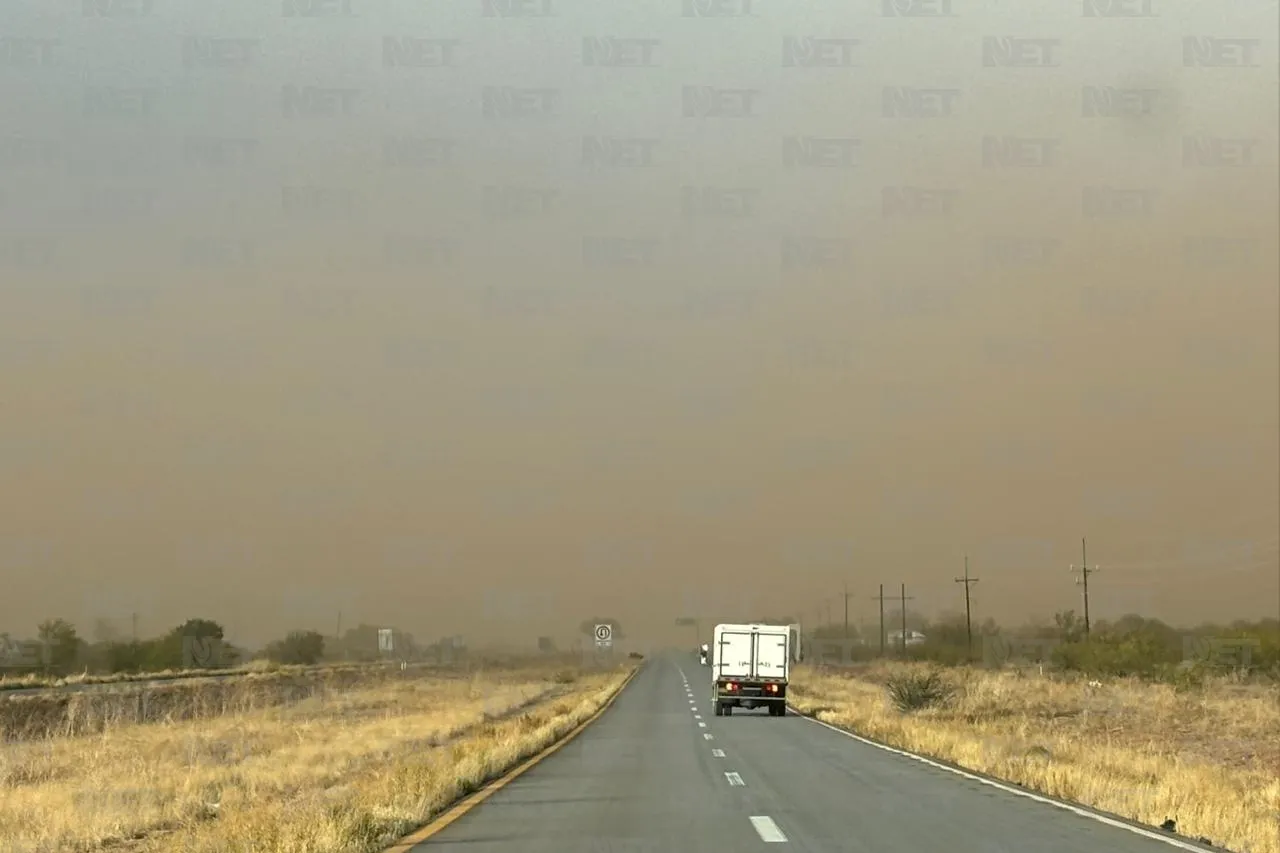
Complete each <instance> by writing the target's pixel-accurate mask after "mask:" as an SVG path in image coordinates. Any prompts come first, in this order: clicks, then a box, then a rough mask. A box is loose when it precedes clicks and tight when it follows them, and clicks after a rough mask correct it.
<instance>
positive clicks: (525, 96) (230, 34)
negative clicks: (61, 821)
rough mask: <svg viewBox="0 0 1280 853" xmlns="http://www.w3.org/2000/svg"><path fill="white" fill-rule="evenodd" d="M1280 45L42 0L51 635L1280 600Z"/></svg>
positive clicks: (1179, 609) (1176, 19)
mask: <svg viewBox="0 0 1280 853" xmlns="http://www.w3.org/2000/svg"><path fill="white" fill-rule="evenodd" d="M682 3H683V5H682ZM1277 29H1278V22H1277V10H1276V5H1275V3H1274V2H1270V0H1219V2H1212V3H1209V2H1200V3H1190V2H1177V3H1175V2H1172V0H1085V2H1084V3H1083V5H1081V2H1079V0H1073V2H1027V3H1010V2H999V0H883V2H882V0H853V2H849V0H839V2H836V0H794V2H787V3H781V2H773V0H769V1H768V2H766V0H656V2H645V3H640V2H609V3H603V2H588V0H492V2H489V0H465V2H463V0H458V2H452V0H451V2H431V3H422V2H417V0H376V2H375V0H283V4H282V2H281V0H271V1H270V2H267V0H224V2H218V3H208V2H203V0H154V2H152V0H83V1H82V0H25V2H24V0H18V2H13V0H10V2H7V3H5V4H4V8H3V9H2V10H0V308H2V309H3V310H0V405H2V406H3V408H2V409H0V630H9V631H12V632H13V633H15V634H17V635H29V634H31V633H33V632H34V629H35V625H36V623H37V622H38V621H39V620H41V619H42V618H45V617H49V616H55V615H56V616H64V617H66V618H69V619H71V620H73V621H75V622H77V624H78V625H79V626H80V628H81V632H82V634H84V635H86V636H89V635H91V634H92V628H93V624H94V620H95V619H98V618H106V619H115V620H117V625H118V626H119V627H120V628H121V629H123V630H125V631H126V632H127V631H128V629H129V620H130V614H133V613H137V614H138V630H139V633H140V634H144V635H150V634H154V633H158V632H160V631H163V630H166V629H167V628H169V627H171V626H172V625H174V624H177V623H178V622H179V621H181V620H183V619H185V618H187V617H191V616H203V617H209V618H215V619H217V620H219V621H221V622H223V624H225V625H226V626H227V627H228V633H229V636H228V639H230V640H233V641H238V642H247V643H260V642H263V641H266V640H268V639H271V638H273V637H275V636H278V635H280V634H283V633H284V632H285V631H286V630H288V629H290V628H303V627H306V628H316V629H319V630H322V631H324V632H326V633H332V631H333V630H334V629H335V628H336V627H337V620H338V614H339V612H341V614H342V616H341V618H342V621H343V624H344V625H347V626H349V625H354V624H356V623H359V622H369V623H378V624H385V625H394V626H397V627H400V628H402V629H404V630H408V631H410V632H413V633H414V634H415V635H416V636H417V637H418V638H420V639H424V640H433V639H436V638H438V637H440V636H444V635H450V634H462V635H463V636H464V637H465V638H466V639H467V640H468V642H470V643H471V644H473V645H479V644H483V643H486V642H490V641H502V642H515V643H522V644H527V645H532V644H533V643H534V642H535V639H536V637H537V636H538V635H541V634H546V635H552V636H555V637H556V638H557V639H559V640H560V641H561V642H566V641H568V640H570V639H571V638H572V637H573V636H574V634H575V631H576V626H577V624H578V622H579V621H580V620H582V619H584V618H587V617H590V616H592V615H600V616H609V617H613V618H616V619H618V620H619V621H620V622H621V624H622V626H623V627H624V629H625V630H626V632H627V633H628V634H630V635H631V636H632V637H633V638H635V640H636V641H637V642H639V643H641V644H649V643H663V642H667V641H669V640H680V641H681V642H685V641H686V640H687V639H688V638H689V635H688V631H687V629H679V628H676V627H675V626H674V624H673V622H674V620H675V618H676V617H678V616H685V615H691V616H701V617H703V618H705V619H707V620H708V621H710V620H714V619H716V618H723V619H727V620H737V619H749V618H761V617H767V616H782V615H794V616H797V617H800V618H802V619H803V620H805V621H813V620H814V619H815V618H816V617H818V616H819V615H821V616H822V617H823V618H825V615H826V613H825V608H826V606H827V604H828V603H830V605H831V612H832V614H833V616H834V617H835V618H837V619H840V618H843V604H842V603H841V593H842V591H843V589H844V585H845V584H846V583H847V584H848V588H849V590H850V599H849V607H850V618H851V620H853V621H857V622H860V621H862V620H865V619H870V618H873V617H874V614H875V613H876V610H877V605H876V602H875V601H873V600H872V596H874V595H875V594H876V592H877V590H878V587H879V585H880V584H882V583H883V584H885V588H886V593H893V594H896V593H897V592H898V590H899V584H900V583H905V584H906V587H907V594H908V595H911V596H913V599H912V600H911V602H910V606H911V608H912V609H913V610H919V611H922V612H926V613H938V612H941V611H944V610H957V609H963V600H964V599H963V587H962V586H961V585H960V584H957V583H955V582H954V579H955V577H956V576H957V575H959V574H961V573H962V572H963V566H964V556H965V555H966V554H968V556H969V564H970V570H971V572H972V574H973V575H974V576H976V577H978V578H980V582H979V583H978V584H977V585H976V586H974V587H973V596H974V599H973V603H974V612H975V615H976V616H978V617H986V616H994V617H995V618H996V619H997V620H1018V621H1020V620H1022V619H1024V618H1026V617H1029V616H1032V615H1037V614H1040V615H1047V614H1050V613H1052V612H1053V611H1055V610H1061V609H1066V608H1070V607H1075V608H1076V609H1077V610H1079V608H1080V595H1079V593H1080V588H1079V587H1077V586H1075V585H1074V584H1073V577H1074V576H1073V574H1072V572H1071V567H1072V565H1073V564H1074V565H1075V566H1076V567H1078V566H1079V564H1080V562H1081V552H1080V545H1081V542H1080V540H1081V537H1082V536H1086V537H1088V562H1089V564H1090V565H1094V564H1096V565H1098V566H1100V571H1099V572H1098V573H1097V574H1096V575H1093V576H1091V577H1090V592H1091V613H1092V615H1093V616H1094V617H1095V618H1101V617H1106V616H1109V615H1116V614H1118V613H1122V612H1129V611H1134V610H1136V611H1138V612H1143V613H1149V614H1152V615H1156V616H1160V617H1162V618H1166V619H1170V620H1175V621H1199V620H1202V619H1230V618H1235V617H1257V616H1265V615H1275V614H1276V613H1277V612H1278V611H1280V556H1278V554H1280V517H1278V513H1280V509H1278V506H1277V495H1278V493H1280V454H1278V445H1280V416H1278V414H1277V411H1278V405H1280V399H1278V398H1280V390H1278V389H1280V367H1278V365H1280V351H1278V337H1280V335H1278V328H1277V325H1278V322H1280V321H1278V316H1280V305H1278V298H1277V297H1278V292H1280V288H1278V285H1277V282H1278V279H1280V271H1278V269H1277V229H1278V225H1280V223H1278V221H1277V208H1278V206H1280V192H1278V190H1277V121H1278V118H1280V117H1278V114H1277V100H1278V95H1280V85H1278V75H1277Z"/></svg>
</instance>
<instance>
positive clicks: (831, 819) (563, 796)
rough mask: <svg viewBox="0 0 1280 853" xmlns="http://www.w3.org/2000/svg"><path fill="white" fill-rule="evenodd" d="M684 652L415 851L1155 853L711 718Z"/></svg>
mask: <svg viewBox="0 0 1280 853" xmlns="http://www.w3.org/2000/svg"><path fill="white" fill-rule="evenodd" d="M709 681H710V676H709V674H708V670H707V668H706V667H703V666H700V665H698V663H697V661H696V659H694V658H692V657H690V658H688V659H686V657H685V656H683V655H668V656H665V657H658V658H655V659H653V660H651V661H650V662H649V663H647V664H646V665H645V667H644V668H643V669H642V670H641V672H640V673H639V674H638V675H637V676H636V677H635V678H634V679H633V680H632V682H631V684H630V685H629V686H628V687H627V688H626V689H625V690H624V691H623V693H622V694H621V695H620V696H619V697H618V699H617V701H616V702H615V703H614V705H613V707H612V708H610V709H609V710H608V711H606V712H605V714H604V715H603V716H602V717H601V718H600V719H599V720H597V721H596V722H595V723H593V724H592V725H591V726H589V727H588V728H587V729H586V730H585V731H583V733H582V734H581V735H580V736H579V737H578V738H577V739H575V740H574V741H572V742H571V743H569V744H568V745H566V746H565V747H564V748H563V749H561V750H560V751H559V752H557V753H555V754H553V755H551V756H550V757H548V758H547V759H546V760H545V761H543V762H541V763H540V764H538V765H536V766H535V767H533V768H532V769H531V770H529V771H528V772H527V773H525V774H524V775H522V776H520V777H518V778H516V779H515V780H514V781H513V782H511V783H510V784H509V785H507V786H506V787H505V788H503V789H502V790H500V791H498V792H497V793H495V794H494V795H493V796H492V797H490V798H489V799H488V800H486V801H485V802H484V803H482V804H481V805H480V806H479V807H477V808H476V809H474V810H472V811H470V812H468V813H467V814H465V815H463V816H462V817H461V818H459V819H458V820H456V821H455V822H453V823H452V824H450V825H449V826H447V827H445V828H444V829H443V830H441V831H440V832H439V833H437V834H435V835H433V836H432V837H430V838H429V839H427V840H426V841H423V842H421V843H420V844H418V845H417V846H416V847H415V848H413V849H414V850H415V851H419V853H425V851H437V853H438V851H450V853H524V851H528V853H698V851H712V850H716V851H726V850H744V849H745V850H756V849H761V850H763V849H769V848H765V847H763V845H766V844H779V845H787V846H786V848H785V849H787V850H793V851H811V853H837V851H839V853H930V851H939V853H942V852H943V851H945V853H1171V851H1174V850H1177V849H1182V850H1187V851H1201V850H1208V849H1210V848H1206V847H1201V846H1199V845H1195V844H1192V843H1190V842H1187V841H1184V840H1182V839H1177V838H1174V837H1162V836H1160V835H1159V833H1158V831H1153V833H1152V834H1153V835H1154V836H1155V837H1151V836H1148V835H1142V834H1136V833H1134V832H1132V831H1129V830H1127V829H1124V828H1121V827H1119V826H1114V825H1109V824H1108V823H1105V822H1103V821H1100V820H1098V819H1096V818H1094V817H1091V816H1088V815H1086V814H1082V813H1079V811H1083V810H1079V811H1071V810H1067V809H1063V808H1060V807H1058V806H1055V805H1053V804H1051V803H1048V802H1044V801H1039V800H1036V799H1032V798H1028V797H1023V796H1018V795H1017V794H1016V793H1013V792H1011V791H1007V790H1003V789H1001V788H1000V787H996V786H993V785H990V784H986V783H984V782H983V781H980V780H977V779H973V778H966V777H965V776H964V775H961V774H957V773H954V772H951V771H948V770H946V769H942V768H939V767H935V766H931V765H929V764H927V763H924V762H921V761H918V760H915V759H913V758H910V757H908V756H904V755H899V754H895V753H894V752H891V751H888V750H884V749H881V748H878V747H876V746H872V745H869V744H866V743H863V742H861V741H859V740H857V739H854V738H851V737H848V736H847V735H845V734H843V733H841V732H838V731H835V730H832V729H830V728H828V727H825V726H823V725H820V724H818V723H815V722H812V721H810V720H806V719H804V718H802V717H798V716H795V715H793V714H789V715H788V716H786V717H783V718H779V717H770V716H769V715H768V713H767V712H766V711H764V710H755V711H747V712H744V711H742V710H741V709H735V713H734V714H733V716H730V717H715V716H714V714H712V709H711V708H710V706H709V705H708V699H709V697H710V684H709Z"/></svg>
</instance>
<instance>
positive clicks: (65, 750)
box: [0, 668, 630, 853]
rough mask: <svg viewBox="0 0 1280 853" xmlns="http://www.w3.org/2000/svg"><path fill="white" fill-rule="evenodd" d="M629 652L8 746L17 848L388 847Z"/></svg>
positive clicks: (603, 683) (271, 852)
mask: <svg viewBox="0 0 1280 853" xmlns="http://www.w3.org/2000/svg"><path fill="white" fill-rule="evenodd" d="M629 672H630V668H619V669H616V670H609V671H604V672H592V671H574V672H565V671H560V672H554V673H553V672H539V671H537V670H533V669H531V670H530V671H528V672H521V671H519V670H509V671H504V672H501V673H493V674H489V675H485V674H476V675H475V676H474V677H472V678H471V679H458V678H452V679H440V678H432V677H430V676H428V675H425V674H424V675H423V676H422V677H421V678H416V679H408V680H403V681H399V682H392V683H386V684H381V685H374V686H361V687H356V688H353V689H351V690H348V691H344V692H339V693H334V694H329V695H325V696H320V697H315V698H313V699H308V700H304V701H302V702H298V703H294V704H291V705H288V706H276V707H270V708H262V709H258V710H253V711H249V712H244V713H233V714H227V715H224V716H220V717H214V718H210V719H202V720H198V721H186V722H179V723H172V724H163V723H162V724H151V725H123V726H119V727H112V728H108V729H106V730H104V731H103V732H102V733H100V734H97V735H93V736H89V737H64V738H48V739H45V740H42V741H32V742H19V743H11V744H7V745H4V746H0V839H4V844H5V845H8V846H5V847H4V850H5V853H9V851H10V850H11V849H12V850H14V851H16V853H55V851H56V853H72V851H94V850H102V849H108V848H109V849H112V850H126V851H131V853H133V851H136V853H152V852H153V851H178V850H182V851H199V853H205V851H207V853H213V851H219V853H226V851H246V853H247V852H248V851H255V853H285V851H288V853H364V851H369V853H372V851H377V850H381V849H382V848H384V847H385V846H387V845H389V844H390V843H392V842H393V841H394V840H396V839H397V838H399V837H401V836H403V835H404V834H406V833H407V832H409V831H411V830H412V829H414V828H415V827H417V826H420V825H422V824H423V823H425V822H426V821H427V820H429V819H430V818H431V817H432V816H433V815H435V814H437V813H439V812H440V811H441V810H442V809H444V808H446V807H447V806H448V805H449V804H450V803H452V802H453V801H454V800H456V799H457V798H458V797H459V796H462V795H465V794H467V793H469V792H470V791H471V790H473V789H474V788H476V787H477V786H479V785H481V784H483V783H484V782H485V781H487V780H488V779H490V778H492V777H493V776H494V775H496V774H498V773H501V772H502V771H504V770H506V769H508V768H509V767H511V766H513V765H514V764H515V763H516V762H518V761H520V760H522V759H523V758H527V757H528V756H529V755H532V754H534V753H536V752H537V751H539V750H540V749H542V748H544V747H546V746H547V745H549V744H550V743H552V742H554V741H555V740H557V739H558V738H560V737H562V736H563V735H564V734H565V733H567V732H568V731H570V730H571V729H572V728H573V727H574V726H576V725H577V724H578V723H579V722H581V721H582V720H585V719H586V718H587V717H588V716H590V714H591V713H592V712H594V711H595V710H596V709H598V708H599V707H600V706H601V705H602V704H603V703H604V702H605V701H607V699H608V697H609V696H610V695H612V692H613V691H615V690H616V689H617V687H618V686H619V685H620V684H621V683H622V681H623V680H624V679H625V678H626V676H627V674H628V673H629Z"/></svg>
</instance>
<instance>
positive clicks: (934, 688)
mask: <svg viewBox="0 0 1280 853" xmlns="http://www.w3.org/2000/svg"><path fill="white" fill-rule="evenodd" d="M895 697H896V699H895ZM1278 699H1280V696H1278V695H1277V690H1276V688H1275V687H1274V686H1263V685H1243V684H1233V683H1231V682H1230V681H1229V680H1227V679H1222V680H1220V681H1218V682H1215V683H1213V684H1206V685H1205V686H1204V687H1201V688H1198V689H1194V690H1177V689H1175V688H1174V687H1171V686H1168V685H1161V684H1148V683H1142V682H1139V681H1136V680H1109V681H1107V682H1105V683H1103V682H1092V683H1090V682H1088V681H1085V680H1074V679H1073V680H1065V679H1059V678H1053V677H1047V676H1039V675H1031V676H1027V675H1019V674H1017V673H1013V672H997V671H985V670H980V669H953V670H946V671H942V672H939V671H937V670H933V669H931V668H930V667H929V666H927V665H921V664H909V663H900V664H894V663H882V664H875V665H869V666H864V667H857V668H850V669H835V668H833V669H825V670H824V669H818V668H813V667H808V666H801V667H797V669H796V671H795V673H794V674H793V681H792V685H791V699H790V701H791V704H792V705H793V707H795V708H796V709H797V710H798V711H800V712H801V713H804V714H808V715H810V716H814V717H815V718H817V719H820V720H822V721H823V722H827V723H831V724H832V725H836V726H840V727H842V728H845V729H848V730H850V731H852V732H855V733H857V734H860V735H863V736H864V737H867V738H870V739H872V740H876V741H880V742H882V743H885V744H888V745H890V746H895V747H898V748H900V749H905V750H908V751H911V752H915V753H919V754H921V755H925V756H929V757H931V758H937V759H939V760H942V761H946V762H950V763H952V764H955V765H958V766H960V767H964V768H967V769H970V770H974V771H977V772H979V773H983V774H986V775H988V776H992V777H995V778H998V779H1003V780H1006V781H1009V782H1016V783H1018V784H1020V785H1023V786H1025V787H1026V788H1028V789H1030V790H1033V791H1038V792H1041V793H1044V794H1048V795H1050V796H1053V797H1057V798H1060V799H1064V800H1070V801H1072V802H1076V803H1081V804H1083V805H1086V806H1090V807H1093V808H1097V809H1100V810H1102V811H1106V812H1110V813H1112V814H1116V815H1120V816H1121V817H1125V818H1129V819H1131V820H1136V821H1138V822H1141V823H1144V824H1148V825H1150V826H1153V827H1159V826H1160V825H1161V824H1163V823H1164V822H1165V821H1166V820H1170V819H1172V820H1173V821H1175V828H1176V831H1177V832H1178V833H1179V834H1181V835H1184V836H1188V837H1191V838H1199V839H1205V840H1208V841H1210V842H1212V843H1214V844H1217V845H1219V846H1222V847H1226V848H1228V849H1230V850H1236V851H1240V853H1280V772H1278V771H1280V738H1278V737H1277V735H1276V733H1277V732H1280V701H1278Z"/></svg>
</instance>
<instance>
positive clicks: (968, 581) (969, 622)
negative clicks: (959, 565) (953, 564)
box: [956, 554, 978, 660]
mask: <svg viewBox="0 0 1280 853" xmlns="http://www.w3.org/2000/svg"><path fill="white" fill-rule="evenodd" d="M977 582H978V579H977V578H971V577H969V555H968V554H965V555H964V577H962V578H956V583H962V584H964V632H965V636H966V637H968V640H969V659H970V660H972V659H973V614H972V611H971V610H970V609H969V587H970V586H972V585H973V584H975V583H977Z"/></svg>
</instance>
